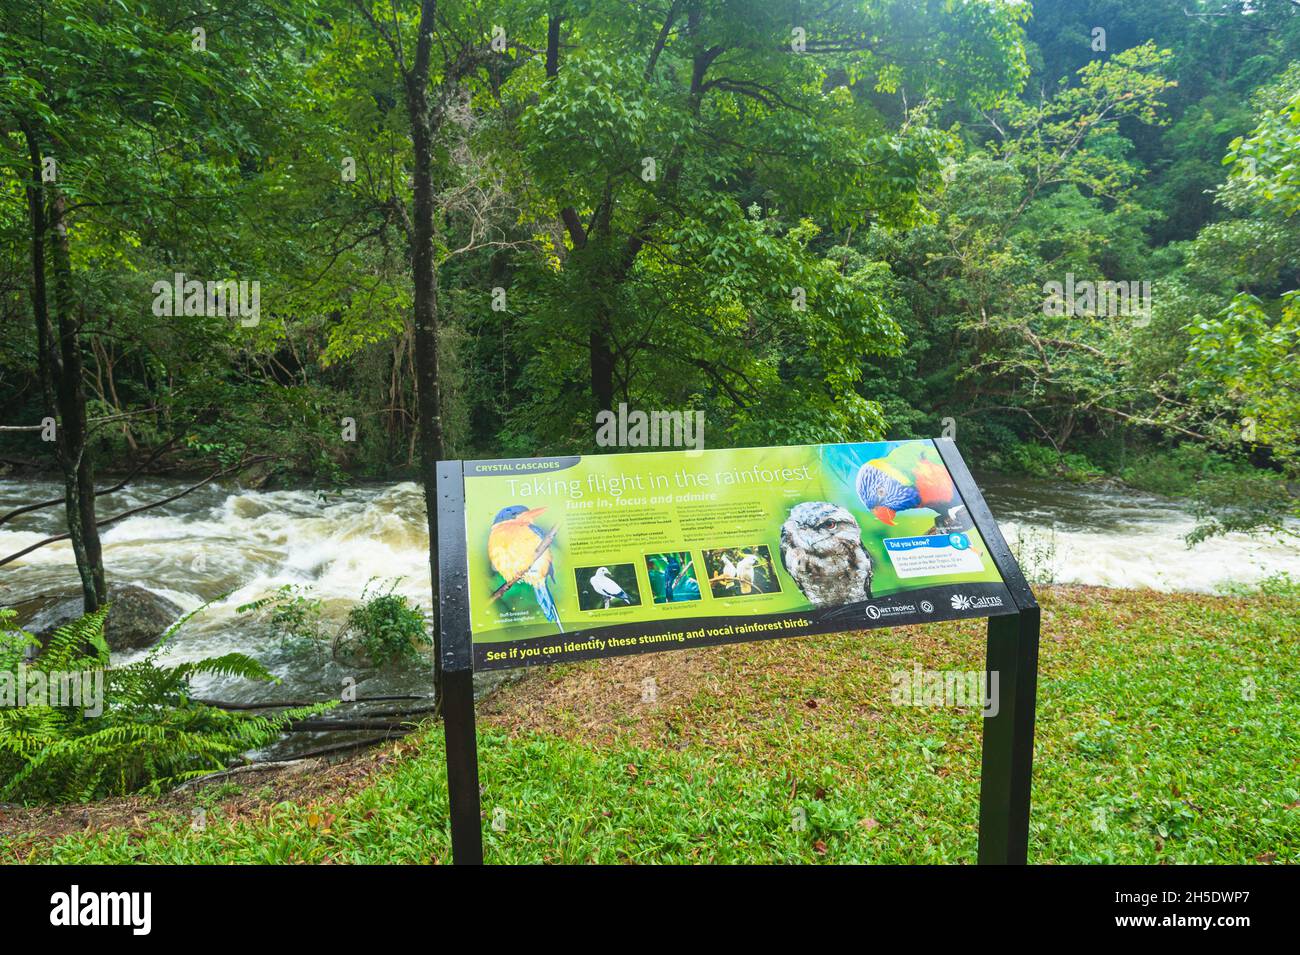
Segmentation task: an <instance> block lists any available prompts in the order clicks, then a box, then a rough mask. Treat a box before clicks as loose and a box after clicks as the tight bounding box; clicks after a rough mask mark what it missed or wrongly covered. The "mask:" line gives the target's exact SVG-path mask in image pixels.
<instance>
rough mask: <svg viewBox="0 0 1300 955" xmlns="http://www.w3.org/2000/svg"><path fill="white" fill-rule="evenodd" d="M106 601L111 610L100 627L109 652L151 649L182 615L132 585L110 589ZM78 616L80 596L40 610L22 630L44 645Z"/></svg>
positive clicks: (171, 604) (179, 610) (167, 601)
mask: <svg viewBox="0 0 1300 955" xmlns="http://www.w3.org/2000/svg"><path fill="white" fill-rule="evenodd" d="M108 600H109V604H110V605H111V606H110V607H109V610H108V620H107V621H106V622H105V624H104V639H105V640H106V641H107V642H108V648H109V650H112V651H122V650H141V649H144V648H145V647H151V646H153V645H154V644H155V643H157V642H158V640H159V639H160V638H161V637H162V635H163V634H164V633H166V632H167V628H168V627H170V626H171V625H172V624H173V623H175V622H176V621H177V620H178V619H179V618H180V616H181V613H182V610H181V608H180V607H179V606H177V605H176V604H174V603H172V602H171V601H170V600H168V599H167V598H166V597H160V596H159V595H158V594H155V593H153V592H151V591H148V590H145V589H144V588H143V587H136V586H135V585H134V584H114V585H110V586H109V588H108ZM81 615H82V601H81V597H80V595H78V596H76V597H64V598H61V599H59V600H56V601H54V602H52V603H50V604H48V605H47V606H45V607H43V608H42V609H41V610H40V611H39V612H38V613H37V614H36V615H35V616H33V617H32V619H31V620H30V621H29V622H28V623H27V624H26V626H25V627H24V629H26V630H27V631H28V632H29V633H33V634H35V635H36V636H37V637H38V638H39V639H40V641H41V643H42V644H44V643H47V642H48V641H49V639H50V637H52V636H53V635H54V631H55V630H57V629H58V628H59V627H61V626H63V625H64V624H65V623H69V622H70V621H73V620H76V619H77V618H78V617H80V616H81Z"/></svg>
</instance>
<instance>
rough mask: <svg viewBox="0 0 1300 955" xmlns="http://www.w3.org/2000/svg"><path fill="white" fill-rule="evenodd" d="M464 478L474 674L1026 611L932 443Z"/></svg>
mask: <svg viewBox="0 0 1300 955" xmlns="http://www.w3.org/2000/svg"><path fill="white" fill-rule="evenodd" d="M464 478H465V534H466V547H467V553H468V561H467V562H468V588H469V604H470V628H471V631H472V633H473V648H474V668H475V669H476V670H491V669H504V668H510V667H520V666H531V665H535V664H541V663H555V662H560V661H565V660H582V659H588V658H592V657H602V656H615V655H620V654H626V653H644V652H649V651H654V650H667V649H677V648H684V647H692V646H708V645H713V644H719V643H734V642H739V641H747V640H758V639H765V638H769V637H785V636H797V635H800V634H807V633H822V632H828V631H844V630H859V629H866V628H871V627H881V626H896V625H900V624H909V623H923V622H927V621H931V620H949V619H953V618H956V617H988V616H996V615H1001V614H1010V613H1015V612H1016V606H1015V603H1014V601H1013V600H1012V598H1011V595H1010V593H1009V592H1008V590H1007V587H1006V585H1005V584H1004V582H1003V580H1002V578H1001V576H1000V574H999V572H998V570H997V568H996V566H995V565H994V562H993V560H992V558H991V556H990V555H989V553H988V549H987V547H986V545H985V542H984V540H983V539H982V537H981V536H980V534H979V531H978V530H977V529H976V528H975V526H974V525H973V521H972V518H971V515H970V512H969V510H968V509H967V506H966V503H965V502H964V501H963V500H962V498H961V495H960V494H959V492H958V490H957V487H956V485H955V484H954V482H953V479H952V476H951V474H949V472H948V469H947V467H946V466H945V465H944V463H943V461H942V459H941V457H940V455H939V452H938V450H937V449H936V448H935V446H934V443H933V442H932V441H929V440H912V441H880V442H872V443H863V444H837V445H809V446H805V447H790V448H748V449H741V450H717V451H665V452H654V453H639V454H612V455H591V456H583V457H577V456H574V457H557V458H528V459H510V460H498V461H467V462H465V464H464Z"/></svg>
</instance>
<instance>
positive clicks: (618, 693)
mask: <svg viewBox="0 0 1300 955" xmlns="http://www.w3.org/2000/svg"><path fill="white" fill-rule="evenodd" d="M1040 596H1041V600H1042V604H1043V608H1044V619H1043V643H1042V651H1041V660H1040V667H1041V677H1040V683H1039V707H1038V733H1037V746H1036V754H1035V767H1034V815H1033V823H1032V831H1031V843H1030V858H1031V860H1032V861H1036V862H1058V863H1075V862H1148V863H1149V862H1242V863H1249V862H1300V792H1298V791H1297V789H1298V788H1300V695H1298V694H1297V693H1296V690H1297V687H1300V652H1298V651H1300V593H1297V592H1296V590H1295V589H1294V588H1286V587H1282V588H1276V589H1274V590H1273V591H1271V592H1268V593H1258V594H1254V595H1251V596H1236V597H1212V596H1205V595H1195V594H1160V593H1154V592H1151V591H1119V590H1104V589H1100V588H1091V587H1056V588H1045V589H1043V591H1042V593H1041V595H1040ZM982 648H983V641H982V629H981V622H980V621H957V622H952V623H945V624H939V625H930V626H927V627H923V628H922V627H912V628H900V629H896V630H890V631H876V632H874V633H871V634H861V633H850V634H837V635H829V636H817V637H807V638H800V639H794V640H784V641H773V642H769V643H758V644H742V645H736V646H728V647H715V648H709V649H702V650H695V651H684V652H675V653H662V654H653V655H648V656H642V657H629V658H622V659H618V660H610V661H604V662H600V663H590V664H575V665H569V666H563V667H555V668H551V669H546V670H539V671H534V672H532V673H531V674H530V675H529V676H528V677H527V678H526V679H525V680H524V681H522V682H521V683H519V684H516V685H514V686H511V687H509V688H507V689H506V690H504V691H503V692H501V693H499V694H498V695H497V696H496V697H494V698H493V699H492V700H491V701H489V702H488V703H486V704H484V705H483V706H482V707H481V710H480V714H481V715H480V750H481V752H480V773H481V779H482V782H483V785H484V796H483V811H484V817H485V822H484V831H485V844H486V854H487V858H488V860H489V861H492V862H587V861H599V862H623V861H630V862H963V863H964V862H973V861H974V858H975V844H976V805H977V799H978V783H979V748H980V735H979V734H980V717H979V715H978V712H977V711H974V710H961V709H955V708H951V707H945V708H929V707H916V706H907V705H894V704H892V703H891V702H890V690H891V674H893V673H895V672H898V671H911V670H912V669H913V668H914V667H915V666H918V665H919V666H920V667H922V668H923V669H926V670H959V671H966V670H978V669H981V668H982V666H983V660H982ZM648 680H653V683H647V681H648ZM647 686H653V688H654V693H653V696H654V700H653V701H652V702H642V700H643V698H644V697H645V696H646V687H647ZM293 769H294V770H296V771H286V772H281V773H278V774H274V773H273V774H265V775H264V774H257V775H252V776H244V777H241V776H235V777H232V778H229V779H227V780H224V781H221V782H217V783H213V784H211V785H209V786H208V787H207V788H206V789H204V790H200V791H198V792H193V791H191V792H186V793H179V794H172V795H169V796H165V797H163V798H161V799H158V800H146V799H132V800H115V801H111V802H106V803H101V804H97V805H92V806H72V807H64V808H60V809H41V810H36V809H17V810H15V809H8V810H4V811H3V812H2V813H0V861H6V862H14V861H33V862H158V863H162V862H290V861H292V862H430V861H438V862H445V861H448V840H447V835H446V831H445V828H446V791H445V780H444V776H443V761H442V742H441V728H440V727H438V726H436V725H430V726H428V727H426V728H424V729H423V730H422V731H420V732H418V733H416V734H413V735H412V736H411V737H408V738H407V739H406V740H403V741H402V742H400V743H397V744H394V745H392V746H389V747H387V748H385V749H384V750H382V751H375V752H370V753H367V754H363V755H360V756H357V757H354V758H353V759H350V760H344V761H341V762H339V763H336V764H334V765H332V766H323V765H321V764H316V763H309V764H300V765H298V766H296V767H293ZM494 819H495V820H496V825H495V826H494V825H493V820H494Z"/></svg>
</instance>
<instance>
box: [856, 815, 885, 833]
mask: <svg viewBox="0 0 1300 955" xmlns="http://www.w3.org/2000/svg"><path fill="white" fill-rule="evenodd" d="M858 825H859V826H861V827H862V828H863V829H865V830H867V832H874V831H875V830H876V829H879V828H880V823H879V821H877V820H876V819H873V818H872V817H871V816H867V818H866V819H859V820H858Z"/></svg>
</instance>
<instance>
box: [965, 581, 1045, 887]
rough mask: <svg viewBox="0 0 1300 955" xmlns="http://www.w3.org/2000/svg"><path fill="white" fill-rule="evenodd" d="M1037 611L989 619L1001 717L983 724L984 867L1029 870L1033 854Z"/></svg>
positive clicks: (981, 853) (981, 854) (992, 670)
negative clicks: (1031, 804)
mask: <svg viewBox="0 0 1300 955" xmlns="http://www.w3.org/2000/svg"><path fill="white" fill-rule="evenodd" d="M1038 626H1039V612H1038V607H1037V606H1033V607H1027V608H1024V609H1022V610H1021V611H1020V612H1019V613H1018V614H1015V615H1011V616H1003V617H990V618H989V638H988V639H989V645H988V664H987V668H988V672H989V674H993V673H996V674H998V694H997V701H996V702H997V707H998V708H997V715H996V716H991V717H986V718H985V720H984V757H983V766H982V768H981V772H980V831H979V863H980V865H1024V864H1025V862H1026V861H1027V857H1028V853H1029V798H1030V773H1031V770H1032V767H1033V760H1034V699H1035V695H1036V693H1037V689H1038Z"/></svg>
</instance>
